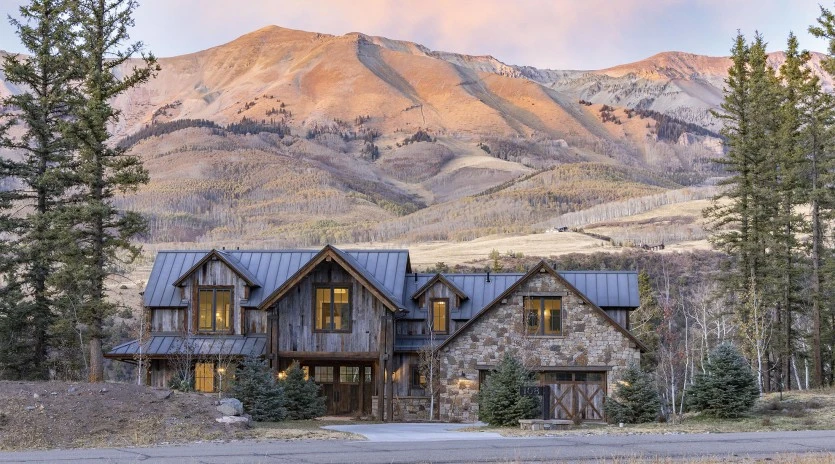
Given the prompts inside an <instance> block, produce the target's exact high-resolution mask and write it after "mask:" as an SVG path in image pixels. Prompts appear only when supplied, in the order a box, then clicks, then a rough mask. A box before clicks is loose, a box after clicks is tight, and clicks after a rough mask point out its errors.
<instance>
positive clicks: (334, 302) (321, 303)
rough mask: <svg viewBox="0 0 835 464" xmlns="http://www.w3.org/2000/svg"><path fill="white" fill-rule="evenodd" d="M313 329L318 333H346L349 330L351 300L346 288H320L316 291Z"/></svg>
mask: <svg viewBox="0 0 835 464" xmlns="http://www.w3.org/2000/svg"><path fill="white" fill-rule="evenodd" d="M315 304H316V306H315V308H314V311H313V312H314V318H315V322H314V327H315V330H317V331H320V332H348V331H350V330H351V298H350V291H349V289H348V287H320V288H317V289H316V303H315Z"/></svg>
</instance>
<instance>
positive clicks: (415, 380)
mask: <svg viewBox="0 0 835 464" xmlns="http://www.w3.org/2000/svg"><path fill="white" fill-rule="evenodd" d="M143 298H144V305H145V307H146V308H147V317H148V321H149V324H150V333H149V334H148V336H147V337H145V338H144V339H142V340H134V341H130V342H127V343H124V344H121V345H119V346H116V347H115V348H113V349H112V350H111V351H110V352H109V353H108V354H107V355H106V356H107V357H109V358H112V359H117V360H122V361H127V362H136V361H137V360H138V359H139V358H140V357H142V358H143V359H145V360H147V361H148V362H146V363H145V366H147V375H146V378H147V381H148V383H150V384H151V385H155V386H165V385H166V384H167V383H168V382H169V380H170V379H171V378H172V376H174V375H175V373H176V372H177V370H178V369H180V368H181V367H182V366H183V364H184V363H187V364H188V365H189V366H191V368H192V369H193V372H194V377H195V379H194V380H195V386H196V388H197V389H198V390H201V391H214V390H217V389H218V388H222V383H223V382H224V381H228V377H229V374H230V372H229V371H232V369H229V364H228V362H229V361H230V360H232V362H234V360H235V359H239V358H241V357H243V356H247V355H258V356H264V357H266V359H267V360H268V361H269V363H270V366H271V367H272V368H273V369H274V370H276V372H277V373H278V375H280V373H281V372H282V371H283V370H284V369H286V368H287V367H288V366H289V365H290V363H292V362H294V361H298V362H299V363H300V365H301V366H302V368H303V369H305V371H306V372H307V373H308V375H309V376H311V377H312V378H313V379H314V380H315V381H316V382H317V383H319V384H320V385H322V389H323V392H324V394H325V396H326V397H327V407H328V413H329V414H352V415H373V416H375V417H378V418H379V419H381V420H382V419H384V418H385V419H386V420H393V419H415V418H426V417H427V415H428V402H429V399H428V397H427V396H426V394H427V392H426V388H425V387H426V379H425V378H422V376H421V375H420V370H419V361H418V360H419V353H420V352H421V350H425V347H426V346H427V345H429V346H432V347H434V348H435V352H436V353H437V355H438V356H439V359H440V366H439V367H440V375H439V377H440V386H439V389H438V391H439V394H438V397H437V400H438V405H439V408H438V411H439V418H441V419H443V420H465V421H466V420H475V419H476V417H477V409H478V406H477V403H476V402H475V401H474V395H475V393H477V392H478V388H479V385H480V384H481V383H482V382H483V381H484V379H485V377H486V376H487V375H489V372H490V370H491V369H492V368H493V367H494V366H495V365H496V363H497V362H498V360H499V358H500V357H501V355H502V354H503V353H505V352H514V353H515V354H516V355H517V356H519V357H520V358H522V359H523V361H524V362H525V363H526V364H527V365H528V366H529V367H530V368H531V370H532V371H534V372H536V376H537V381H538V382H540V384H541V385H544V386H549V387H550V389H551V391H552V395H551V398H552V399H553V401H552V404H551V405H550V408H551V409H552V411H551V412H552V417H558V418H572V417H574V416H576V415H579V416H580V417H581V418H583V419H588V420H599V419H602V418H603V408H602V403H603V399H604V397H605V395H606V393H607V392H608V391H610V390H611V389H612V388H613V385H614V383H615V382H616V381H617V380H618V379H619V377H620V374H621V371H622V370H623V369H624V368H625V367H626V366H627V365H628V364H629V363H630V362H637V361H638V360H639V359H640V353H641V350H642V349H644V347H643V345H642V344H641V342H640V341H639V340H638V339H637V338H635V337H634V336H633V335H632V334H631V333H630V332H629V313H630V311H632V310H634V309H635V308H637V307H638V305H639V298H638V284H637V275H636V274H635V273H634V272H601V271H585V272H557V271H555V270H554V269H553V268H552V267H551V266H549V265H548V264H547V263H545V262H544V261H543V262H540V263H539V264H538V265H536V266H535V267H533V268H532V269H531V270H529V271H528V272H526V273H489V272H487V273H464V274H455V273H443V274H436V273H417V272H413V271H412V268H411V264H410V262H409V253H408V251H406V250H341V249H339V248H336V247H333V246H330V245H329V246H326V247H324V248H323V249H321V250H318V251H316V250H276V251H272V250H258V251H247V250H234V251H231V250H210V251H160V252H159V253H158V254H157V257H156V260H155V262H154V267H153V269H152V271H151V275H150V277H149V279H148V284H147V286H146V289H145V292H144V296H143Z"/></svg>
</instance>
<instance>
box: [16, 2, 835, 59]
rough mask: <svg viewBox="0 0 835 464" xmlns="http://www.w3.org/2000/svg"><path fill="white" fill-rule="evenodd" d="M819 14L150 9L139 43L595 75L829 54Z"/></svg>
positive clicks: (403, 5) (361, 6) (619, 6)
mask: <svg viewBox="0 0 835 464" xmlns="http://www.w3.org/2000/svg"><path fill="white" fill-rule="evenodd" d="M6 2H8V3H18V4H19V3H21V2H20V1H19V0H4V4H5V3H6ZM817 13H818V8H817V0H796V1H790V0H787V1H777V0H761V1H757V0H689V1H688V0H654V1H650V0H523V1H515V2H511V1H507V0H399V1H394V0H392V1H386V0H352V1H344V0H316V1H312V0H239V1H229V0H141V6H140V8H139V10H138V12H137V14H136V28H135V31H134V32H133V35H134V37H135V38H138V39H142V40H143V41H144V42H145V43H146V44H147V45H148V48H149V49H150V50H152V51H154V52H155V53H156V54H158V55H160V56H170V55H177V54H183V53H188V52H193V51H197V50H201V49H205V48H208V47H211V46H214V45H219V44H221V43H224V42H228V41H230V40H233V39H234V38H235V37H238V36H240V35H242V34H245V33H247V32H250V31H253V30H255V29H258V28H260V27H263V26H266V25H270V24H275V25H279V26H282V27H289V28H293V29H302V30H308V31H315V32H324V33H330V34H344V33H347V32H364V33H367V34H371V35H382V36H386V37H389V38H395V39H403V40H411V41H414V42H419V43H421V44H423V45H426V46H427V47H429V48H431V49H435V50H445V51H453V52H460V53H467V54H490V55H493V56H495V57H496V58H498V59H500V60H502V61H505V62H508V63H511V64H523V65H532V66H537V67H550V68H558V69H572V68H573V69H577V68H580V69H594V68H602V67H607V66H612V65H615V64H621V63H625V62H630V61H635V60H639V59H642V58H645V57H647V56H650V55H652V54H655V53H657V52H661V51H667V50H682V51H689V52H693V53H700V54H708V55H725V54H727V50H728V49H729V47H730V43H731V39H732V37H733V35H734V34H735V31H736V30H737V29H741V30H742V31H743V32H745V33H746V34H748V35H752V34H753V31H754V30H755V29H759V30H760V31H762V32H763V33H764V34H765V35H766V38H767V39H768V40H769V41H770V42H771V43H772V44H773V46H772V47H771V48H773V49H777V48H781V47H782V44H783V42H784V41H785V37H786V35H787V34H788V32H789V31H790V30H794V31H795V33H797V34H798V36H799V37H800V39H801V44H802V45H803V46H804V47H806V48H812V49H818V50H823V49H825V47H824V46H823V45H822V43H821V42H820V41H813V40H811V39H810V38H809V37H808V35H807V34H806V33H805V30H806V28H807V27H808V25H809V24H811V23H812V22H813V21H814V19H815V17H816V16H817ZM0 41H2V42H0V48H5V49H17V48H18V47H19V45H18V44H17V42H16V40H15V39H14V36H13V35H12V34H11V30H10V27H9V26H7V25H5V26H4V27H3V28H2V29H0Z"/></svg>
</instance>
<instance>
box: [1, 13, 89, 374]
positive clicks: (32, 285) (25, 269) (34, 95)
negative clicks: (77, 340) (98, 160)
mask: <svg viewBox="0 0 835 464" xmlns="http://www.w3.org/2000/svg"><path fill="white" fill-rule="evenodd" d="M68 19H69V2H68V1H67V0H32V1H31V2H30V3H29V4H28V5H26V6H22V7H21V8H20V19H19V20H18V19H11V20H10V22H11V24H12V26H13V27H14V28H15V29H16V30H17V35H18V37H19V38H20V41H21V43H22V44H23V46H24V47H25V48H26V50H27V51H28V52H29V54H28V56H25V57H22V56H17V55H7V56H6V57H5V59H4V60H3V72H4V73H5V75H6V80H7V81H8V82H9V83H12V84H14V85H16V86H18V87H19V88H20V89H21V90H22V91H21V92H20V93H17V94H13V95H11V96H9V97H7V98H5V99H4V100H3V102H2V106H4V107H6V108H10V109H11V110H12V112H11V113H10V114H9V115H8V116H11V119H10V121H8V123H7V124H6V125H5V126H4V129H5V130H4V131H3V133H4V136H3V137H2V138H0V148H3V149H7V150H11V151H13V152H16V153H17V154H19V155H20V157H19V158H16V157H15V158H5V157H4V158H2V160H0V176H2V178H3V179H4V181H5V182H6V183H7V184H10V186H11V187H12V188H11V189H9V190H3V191H0V207H2V208H3V209H4V210H5V211H6V213H5V214H4V219H3V221H2V228H3V232H4V237H3V240H4V241H5V242H6V243H5V244H4V245H5V246H4V247H3V253H2V259H3V260H4V262H5V263H4V266H3V267H4V274H5V275H6V282H7V286H6V288H5V290H4V291H8V292H12V293H13V295H14V296H16V297H13V295H12V294H9V295H5V297H4V298H3V299H4V302H3V306H4V308H3V311H4V312H5V313H6V314H5V316H6V317H3V318H0V332H2V333H3V338H4V339H5V340H6V343H7V344H8V346H5V347H4V354H6V355H8V358H9V359H8V360H7V362H11V363H13V364H14V366H15V367H14V369H13V371H14V372H15V375H16V376H18V377H29V378H45V377H46V375H47V366H46V363H47V355H48V347H49V341H48V332H49V328H50V325H51V322H52V319H53V315H54V313H53V295H54V292H53V291H52V289H51V288H50V287H49V285H48V284H49V282H48V279H49V275H50V274H51V273H52V272H53V270H54V269H55V267H56V256H55V253H54V250H55V249H56V246H55V243H56V241H55V236H56V234H60V230H58V229H57V228H56V227H55V224H54V222H53V220H54V216H55V214H57V213H58V212H59V211H60V209H61V208H62V206H63V205H64V201H65V196H64V194H65V192H66V190H67V188H68V187H70V182H71V181H70V177H69V176H68V173H69V169H70V161H71V159H72V146H71V144H69V143H68V140H67V138H66V137H64V135H63V132H64V129H65V126H66V123H67V121H68V119H69V118H70V102H71V101H72V99H73V98H72V97H73V94H74V83H75V80H76V79H77V78H78V77H79V74H78V72H77V69H76V68H74V67H73V66H72V63H71V61H70V59H69V56H70V54H69V53H68V50H67V47H68V46H70V45H71V44H72V43H73V42H74V36H73V31H72V30H71V28H70V26H69V22H68ZM12 134H14V135H12ZM10 208H14V209H15V210H17V211H22V213H13V212H10Z"/></svg>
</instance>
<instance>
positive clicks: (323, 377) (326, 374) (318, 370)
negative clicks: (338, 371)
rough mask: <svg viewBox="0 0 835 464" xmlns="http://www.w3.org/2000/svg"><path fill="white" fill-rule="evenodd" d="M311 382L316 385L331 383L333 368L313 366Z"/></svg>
mask: <svg viewBox="0 0 835 464" xmlns="http://www.w3.org/2000/svg"><path fill="white" fill-rule="evenodd" d="M313 380H315V381H316V382H318V383H333V366H315V367H314V368H313Z"/></svg>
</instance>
